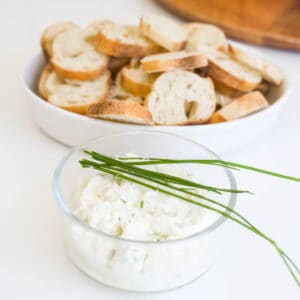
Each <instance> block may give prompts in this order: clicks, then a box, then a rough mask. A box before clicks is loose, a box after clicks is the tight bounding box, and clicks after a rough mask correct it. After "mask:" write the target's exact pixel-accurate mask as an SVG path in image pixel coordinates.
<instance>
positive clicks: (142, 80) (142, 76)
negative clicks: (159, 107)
mask: <svg viewBox="0 0 300 300" xmlns="http://www.w3.org/2000/svg"><path fill="white" fill-rule="evenodd" d="M155 79H156V76H155V75H151V74H147V73H146V72H145V71H143V70H142V69H141V68H128V67H123V69H122V70H121V72H120V84H121V86H122V87H123V88H124V89H125V90H126V91H128V92H129V93H131V94H133V95H134V96H140V97H145V96H146V95H148V94H149V93H150V91H151V86H152V84H153V82H154V81H155Z"/></svg>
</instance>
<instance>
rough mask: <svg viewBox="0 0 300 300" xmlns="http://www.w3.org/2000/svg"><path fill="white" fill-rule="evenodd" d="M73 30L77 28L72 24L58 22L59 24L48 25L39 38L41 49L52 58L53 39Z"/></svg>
mask: <svg viewBox="0 0 300 300" xmlns="http://www.w3.org/2000/svg"><path fill="white" fill-rule="evenodd" d="M74 28H79V26H78V25H76V24H75V23H73V22H59V23H56V24H53V25H50V26H49V27H47V28H46V29H45V30H44V32H43V33H42V37H41V47H42V49H43V50H44V51H45V52H46V53H47V54H48V55H49V56H53V50H52V45H53V41H54V39H55V38H56V37H57V36H58V35H59V34H61V33H62V32H65V31H67V30H70V29H74Z"/></svg>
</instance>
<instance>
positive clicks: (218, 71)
mask: <svg viewBox="0 0 300 300" xmlns="http://www.w3.org/2000/svg"><path fill="white" fill-rule="evenodd" d="M206 72H207V74H208V75H209V76H211V77H212V78H214V79H216V80H218V81H220V82H222V83H224V84H225V85H228V86H229V87H232V88H234V89H236V90H239V91H242V92H250V91H252V90H253V89H255V88H256V87H257V86H258V84H259V83H260V82H248V81H245V80H243V79H241V78H239V77H237V76H235V75H233V74H232V73H230V72H228V71H227V70H225V69H223V68H222V67H221V66H220V65H219V64H217V63H215V62H214V61H213V60H211V59H209V64H208V66H207V68H206Z"/></svg>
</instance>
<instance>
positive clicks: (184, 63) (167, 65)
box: [141, 51, 208, 73]
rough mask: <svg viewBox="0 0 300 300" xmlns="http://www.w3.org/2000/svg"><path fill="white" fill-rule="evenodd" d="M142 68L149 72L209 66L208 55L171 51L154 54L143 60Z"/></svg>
mask: <svg viewBox="0 0 300 300" xmlns="http://www.w3.org/2000/svg"><path fill="white" fill-rule="evenodd" d="M141 64H142V68H143V70H144V71H145V72H147V73H155V72H164V71H171V70H176V69H183V70H184V69H185V70H191V69H195V68H202V67H205V66H207V64H208V62H207V57H206V56H205V55H203V54H201V53H198V52H185V51H178V52H169V53H163V54H154V55H149V56H146V57H144V58H143V59H142V60H141Z"/></svg>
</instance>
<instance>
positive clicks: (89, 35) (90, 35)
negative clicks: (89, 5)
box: [84, 20, 112, 43]
mask: <svg viewBox="0 0 300 300" xmlns="http://www.w3.org/2000/svg"><path fill="white" fill-rule="evenodd" d="M108 23H112V21H109V20H95V21H93V22H92V23H90V24H89V25H88V26H87V27H86V28H85V29H84V35H85V39H86V40H87V41H88V42H90V43H93V42H94V40H95V37H96V36H97V34H98V32H99V31H100V30H101V29H103V27H104V26H105V25H106V24H108Z"/></svg>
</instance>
